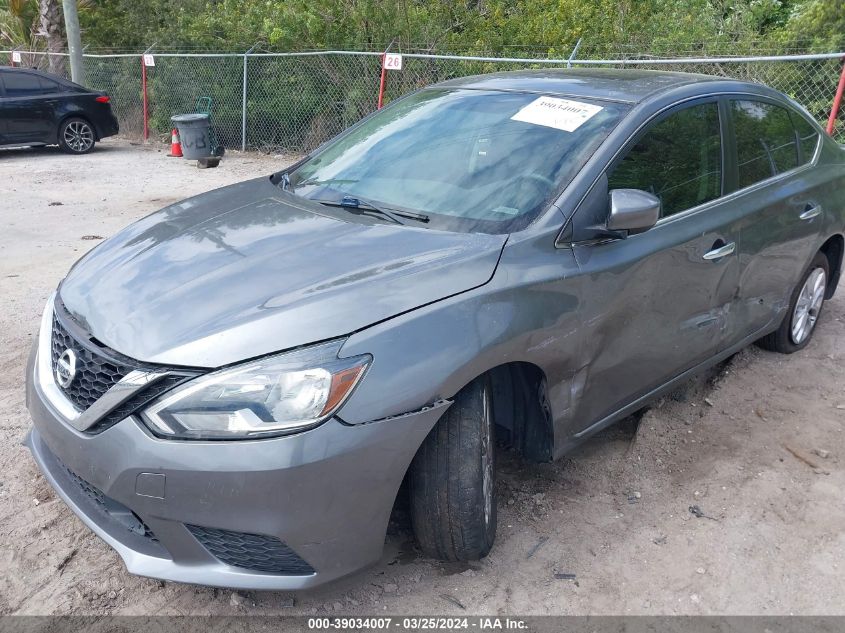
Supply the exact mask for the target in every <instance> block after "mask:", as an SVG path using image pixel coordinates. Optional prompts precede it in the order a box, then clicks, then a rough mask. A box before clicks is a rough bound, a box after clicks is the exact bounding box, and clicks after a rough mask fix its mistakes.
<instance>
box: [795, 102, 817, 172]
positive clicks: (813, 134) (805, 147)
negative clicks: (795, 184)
mask: <svg viewBox="0 0 845 633" xmlns="http://www.w3.org/2000/svg"><path fill="white" fill-rule="evenodd" d="M789 114H790V116H791V117H792V123H793V125H795V133H796V134H797V135H798V151H799V152H800V154H799V155H800V157H801V164H802V165H804V164H806V163H809V162H810V161H811V160H813V154H815V153H816V146H817V145H818V144H819V133H818V132H817V131H816V128H814V127H813V126H812V125H811V124H810V122H809V121H808V120H807V119H805V118H804V117H803V116H801V115H800V114H798V113H797V112H790V113H789Z"/></svg>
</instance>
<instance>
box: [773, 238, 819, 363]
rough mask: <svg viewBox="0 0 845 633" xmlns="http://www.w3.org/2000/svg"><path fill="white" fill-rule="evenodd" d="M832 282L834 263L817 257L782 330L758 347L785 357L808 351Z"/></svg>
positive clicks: (795, 293) (794, 293)
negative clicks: (831, 272)
mask: <svg viewBox="0 0 845 633" xmlns="http://www.w3.org/2000/svg"><path fill="white" fill-rule="evenodd" d="M829 281H830V262H828V261H827V257H825V255H824V253H816V256H815V257H814V258H813V261H812V262H810V267H809V268H808V269H807V272H805V273H804V275H803V276H802V277H801V281H800V282H799V283H798V285H797V286H796V287H795V290H793V291H792V297H791V298H790V301H789V310H788V311H787V313H786V316H785V317H784V318H783V322H782V323H781V324H780V327H779V328H778V329H777V330H775V331H774V332H772V333H771V334H769V335H767V336H764V337H763V338H761V339H760V340H759V341H757V344H758V345H759V346H760V347H762V348H763V349H767V350H769V351H772V352H780V353H781V354H792V353H794V352H797V351H798V350H802V349H804V348H805V347H807V345H808V344H809V342H810V339H812V338H813V332H815V331H816V324H817V323H818V320H819V317H820V316H821V313H822V308H823V307H824V295H825V293H826V292H827V284H828V283H829Z"/></svg>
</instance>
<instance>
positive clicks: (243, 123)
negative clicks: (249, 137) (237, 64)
mask: <svg viewBox="0 0 845 633" xmlns="http://www.w3.org/2000/svg"><path fill="white" fill-rule="evenodd" d="M256 46H258V44H255V45H253V46H252V48H250V49H249V50H248V51H247V52H246V53H244V85H243V99H242V102H241V151H242V152H245V151H246V86H247V79H246V77H247V72H246V63H247V57H249V54H250V53H251V52H252V51H254V50H255V47H256Z"/></svg>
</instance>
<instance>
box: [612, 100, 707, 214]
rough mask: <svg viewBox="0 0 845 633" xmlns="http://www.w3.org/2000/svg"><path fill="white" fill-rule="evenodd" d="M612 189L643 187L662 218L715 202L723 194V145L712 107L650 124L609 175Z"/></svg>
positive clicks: (688, 110)
mask: <svg viewBox="0 0 845 633" xmlns="http://www.w3.org/2000/svg"><path fill="white" fill-rule="evenodd" d="M608 182H609V185H610V188H611V189H642V190H643V191H648V192H650V193H652V194H654V195H656V196H657V197H658V198H660V201H661V203H662V208H663V216H664V217H665V216H669V215H673V214H675V213H678V212H680V211H685V210H686V209H690V208H692V207H694V206H697V205H699V204H702V203H704V202H707V201H708V200H713V199H715V198H718V197H719V196H720V195H721V191H722V144H721V139H720V133H719V108H718V106H717V104H716V103H704V104H701V105H695V106H690V107H688V108H684V109H683V110H679V111H677V112H674V113H672V114H670V115H669V116H668V117H666V118H665V119H663V120H661V121H658V122H657V123H655V124H654V125H652V126H651V127H650V128H648V130H647V131H646V132H645V134H644V135H643V136H642V138H640V140H639V141H637V143H636V145H634V147H632V148H631V149H630V150H628V153H627V154H625V156H624V158H623V159H622V161H621V162H619V163H617V165H616V166H615V167H613V170H612V171H611V172H610V173H609V174H608Z"/></svg>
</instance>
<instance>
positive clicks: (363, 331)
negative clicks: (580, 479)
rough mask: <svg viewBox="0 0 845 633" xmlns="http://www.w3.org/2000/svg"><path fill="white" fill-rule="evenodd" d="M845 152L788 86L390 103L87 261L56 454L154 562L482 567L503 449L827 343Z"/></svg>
mask: <svg viewBox="0 0 845 633" xmlns="http://www.w3.org/2000/svg"><path fill="white" fill-rule="evenodd" d="M843 192H845V151H843V149H842V148H841V147H840V146H838V145H837V144H836V143H835V142H834V141H833V140H832V139H831V138H830V137H828V136H827V135H826V134H824V132H823V131H822V130H821V129H820V128H819V126H818V125H817V123H816V122H815V121H813V120H812V119H811V118H810V117H809V116H808V115H807V113H806V112H805V111H804V110H802V109H801V108H800V107H799V106H798V105H797V104H795V103H794V102H793V101H791V100H790V99H788V98H787V97H785V96H784V95H782V94H780V93H778V92H775V91H774V90H771V89H769V88H766V87H764V86H758V85H752V84H748V83H742V82H738V81H731V80H724V79H716V78H709V77H703V76H696V75H685V74H676V73H657V72H640V71H598V70H585V71H551V72H534V71H531V72H519V73H505V74H497V75H487V76H482V77H474V78H467V79H461V80H456V81H450V82H446V83H442V84H439V85H437V86H433V87H431V88H427V89H424V90H421V91H419V92H417V93H414V94H412V95H410V96H407V97H405V98H403V99H401V100H398V101H396V102H394V103H393V104H392V105H390V106H389V107H388V108H385V109H384V110H382V111H380V112H378V113H376V114H374V115H372V116H370V117H369V118H367V119H365V120H363V121H362V122H360V123H359V124H358V125H356V126H355V127H353V128H351V129H350V130H348V131H347V132H345V133H344V134H342V135H341V136H340V137H338V138H336V139H335V140H333V141H331V142H329V143H327V144H326V145H324V146H323V147H321V148H320V149H319V150H317V151H316V152H314V153H313V154H312V155H310V156H308V157H307V158H305V159H304V160H302V161H300V162H299V163H298V164H296V165H294V166H293V167H291V168H290V169H288V170H286V171H284V172H281V173H277V174H274V175H272V176H269V177H262V178H256V179H255V180H251V181H248V182H243V183H240V184H236V185H233V186H230V187H225V188H223V189H218V190H216V191H212V192H210V193H206V194H203V195H200V196H197V197H194V198H190V199H188V200H185V201H184V202H180V203H178V204H175V205H172V206H170V207H167V208H165V209H163V210H161V211H159V212H157V213H154V214H153V215H151V216H149V217H147V218H145V219H142V220H140V221H138V222H136V223H135V224H133V225H131V226H129V227H128V228H126V229H125V230H123V231H121V232H120V233H118V234H117V235H115V236H114V237H112V238H111V239H109V240H107V241H105V242H104V243H102V244H101V245H100V246H98V247H97V248H95V249H94V250H93V251H91V252H90V253H89V254H87V255H86V256H85V257H83V258H82V259H81V260H80V261H79V262H78V263H77V264H76V265H75V266H74V267H73V268H72V269H71V271H70V272H69V273H68V275H67V277H66V278H65V279H64V280H63V281H62V282H61V284H60V286H59V288H58V289H57V291H56V292H55V294H54V295H53V296H51V297H50V299H49V301H48V303H47V306H46V308H45V310H44V315H43V318H42V321H41V329H40V334H39V336H38V340H37V342H36V345H35V346H34V349H33V352H32V355H31V360H30V363H29V367H28V369H27V376H26V378H27V388H28V389H27V404H28V407H29V410H30V412H31V414H32V418H33V421H34V428H33V429H32V431H31V433H30V435H29V438H28V445H29V447H30V449H31V451H32V454H33V456H34V458H35V460H36V461H37V463H38V465H39V466H40V468H41V470H42V471H43V473H44V475H45V477H46V478H47V480H48V481H49V482H50V484H51V485H52V486H53V487H54V488H55V489H56V491H57V492H58V494H59V495H60V496H61V497H62V498H63V499H64V500H65V502H66V503H67V504H68V505H69V506H70V507H71V508H72V509H73V510H74V512H76V513H77V514H78V515H79V517H80V518H81V519H82V520H83V521H84V522H85V523H86V524H87V525H88V526H89V527H90V528H91V529H92V530H94V531H95V532H96V533H97V534H98V535H99V536H101V537H102V538H103V539H104V540H105V541H106V542H107V543H109V545H111V546H112V547H113V548H114V549H116V550H117V552H118V553H119V554H120V556H121V557H122V558H123V560H124V562H125V563H126V566H127V567H128V569H129V571H131V572H133V573H137V574H142V575H145V576H152V577H155V578H161V579H166V580H176V581H182V582H190V583H201V584H208V585H217V586H227V587H241V588H256V589H298V588H305V587H312V586H315V585H317V584H320V583H323V582H326V581H329V580H332V579H334V578H337V577H339V576H342V575H344V574H348V573H350V572H353V571H355V570H357V569H360V568H361V567H364V566H366V565H367V564H370V563H372V562H374V561H376V560H377V559H378V558H379V556H380V554H381V551H382V546H383V544H384V538H385V530H386V526H387V523H388V518H389V516H390V513H391V509H392V507H393V504H394V501H395V499H396V496H397V492H398V491H399V489H400V484H402V482H403V480H405V479H406V480H407V490H408V494H409V496H410V508H411V520H412V524H413V529H414V532H415V534H416V538H417V541H418V543H419V546H420V548H421V550H422V551H423V552H424V553H425V554H427V555H429V556H433V557H437V558H442V559H449V560H469V559H476V558H479V557H482V556H484V555H485V554H487V552H488V551H490V548H491V547H492V546H493V540H494V537H495V533H496V499H495V474H496V472H495V463H494V451H493V447H494V441H495V442H498V443H499V444H505V445H507V446H510V447H511V448H512V449H513V450H515V451H518V452H519V453H521V454H522V456H523V457H524V458H525V459H528V460H535V461H547V460H551V459H555V458H558V457H560V456H562V455H563V454H565V453H566V452H567V451H570V450H571V449H572V448H573V447H575V446H576V445H577V444H579V442H581V441H583V440H584V439H585V438H587V437H589V436H590V435H592V434H594V433H595V432H597V431H599V430H600V429H603V428H605V427H606V426H608V425H610V424H612V423H613V422H615V421H617V420H619V419H620V418H622V417H624V416H626V415H628V414H630V413H632V412H634V411H636V410H637V409H639V408H642V407H643V406H644V405H645V404H646V403H647V402H648V401H649V400H650V399H652V398H654V397H655V396H658V395H660V394H661V393H663V392H665V391H667V390H669V389H671V388H672V387H673V386H674V385H677V384H678V383H679V382H681V381H684V380H686V379H687V378H688V377H689V376H691V375H692V374H693V373H695V372H697V371H700V370H702V369H703V368H706V367H708V366H710V365H713V364H714V363H716V362H718V361H720V360H722V359H725V358H726V357H728V356H730V355H731V354H733V353H735V352H737V351H738V350H740V349H741V348H742V347H743V346H745V345H748V344H750V343H752V342H754V341H757V342H759V343H760V344H761V345H762V346H764V347H765V348H767V349H770V350H774V351H778V352H784V353H791V352H795V351H797V350H800V349H801V348H803V347H804V346H806V345H807V343H808V341H809V340H810V337H811V336H812V333H813V329H814V327H815V326H816V323H817V321H818V319H819V316H820V313H821V310H822V306H823V303H824V300H825V299H828V298H830V297H831V296H832V294H833V292H834V289H835V288H836V285H837V282H838V281H839V277H840V272H841V268H842V255H843V232H845V193H843Z"/></svg>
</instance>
